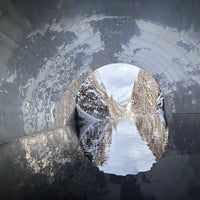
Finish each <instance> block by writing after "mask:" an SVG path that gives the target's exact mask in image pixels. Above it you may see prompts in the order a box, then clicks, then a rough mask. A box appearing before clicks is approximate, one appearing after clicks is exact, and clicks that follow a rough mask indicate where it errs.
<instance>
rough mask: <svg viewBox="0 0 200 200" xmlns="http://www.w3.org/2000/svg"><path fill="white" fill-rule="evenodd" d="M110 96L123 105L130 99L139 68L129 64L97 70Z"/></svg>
mask: <svg viewBox="0 0 200 200" xmlns="http://www.w3.org/2000/svg"><path fill="white" fill-rule="evenodd" d="M96 71H97V74H98V76H100V79H101V81H102V82H103V84H104V85H105V87H106V90H107V93H108V95H109V96H111V95H112V96H113V98H114V99H115V100H116V101H117V102H118V103H121V102H123V101H125V100H127V99H129V98H130V96H131V92H132V87H133V84H134V81H135V80H136V78H137V75H138V72H139V68H138V67H136V66H134V65H128V64H120V63H117V64H110V65H105V66H103V67H101V68H99V69H97V70H96Z"/></svg>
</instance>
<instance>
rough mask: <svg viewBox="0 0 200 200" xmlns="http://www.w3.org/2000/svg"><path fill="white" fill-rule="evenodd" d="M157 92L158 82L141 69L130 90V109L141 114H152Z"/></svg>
mask: <svg viewBox="0 0 200 200" xmlns="http://www.w3.org/2000/svg"><path fill="white" fill-rule="evenodd" d="M158 94H159V87H158V84H157V83H156V82H155V80H154V79H153V78H152V77H151V76H150V75H149V74H148V73H146V72H145V71H144V70H142V69H141V70H140V71H139V73H138V78H137V80H136V81H135V83H134V87H133V90H132V99H131V101H132V105H131V107H132V111H133V112H134V113H138V114H141V115H145V114H154V112H155V109H156V100H157V98H158Z"/></svg>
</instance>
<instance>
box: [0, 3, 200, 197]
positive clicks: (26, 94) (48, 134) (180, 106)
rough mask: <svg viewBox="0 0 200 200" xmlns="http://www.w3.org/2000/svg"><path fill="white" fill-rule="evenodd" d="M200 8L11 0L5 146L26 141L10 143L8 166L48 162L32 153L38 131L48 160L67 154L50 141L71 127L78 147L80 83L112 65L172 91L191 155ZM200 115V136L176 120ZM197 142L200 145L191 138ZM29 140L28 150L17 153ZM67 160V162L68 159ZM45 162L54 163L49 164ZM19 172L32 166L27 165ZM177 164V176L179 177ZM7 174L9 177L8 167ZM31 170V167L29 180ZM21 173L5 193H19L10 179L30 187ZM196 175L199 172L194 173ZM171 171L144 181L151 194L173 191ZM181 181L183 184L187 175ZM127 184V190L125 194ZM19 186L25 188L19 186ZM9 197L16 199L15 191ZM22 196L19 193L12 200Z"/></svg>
mask: <svg viewBox="0 0 200 200" xmlns="http://www.w3.org/2000/svg"><path fill="white" fill-rule="evenodd" d="M199 10H200V2H199V1H198V0H168V1H164V0H149V1H147V0H101V1H99V0H28V1H27V0H12V1H11V0H1V2H0V143H6V142H8V141H11V140H13V139H17V138H21V139H18V140H15V141H13V142H12V143H11V144H8V145H7V146H6V144H4V145H1V151H0V154H1V158H0V163H1V168H2V169H8V168H7V166H10V165H11V164H14V163H16V159H18V161H19V159H20V156H22V157H23V159H25V160H27V159H28V160H29V162H28V163H29V165H30V167H28V171H31V170H32V172H33V173H36V172H37V173H39V172H38V170H37V169H36V168H33V167H32V165H33V163H34V162H39V161H38V160H37V159H36V158H35V156H34V155H35V154H31V153H30V151H31V150H30V148H29V145H27V144H32V143H31V141H32V139H33V138H34V140H35V141H40V142H41V143H42V144H43V145H44V146H45V148H46V146H47V147H48V150H47V151H46V150H45V149H42V147H41V146H40V148H38V149H37V147H35V149H37V151H38V153H40V151H39V149H41V152H44V154H45V156H44V157H45V158H46V157H48V156H47V153H48V152H54V153H55V152H57V151H55V149H56V146H57V145H58V144H57V145H48V144H49V143H53V141H55V140H56V141H60V139H59V140H57V139H55V138H57V137H59V138H61V141H62V142H64V141H65V139H66V138H64V139H62V138H63V137H64V135H65V134H66V135H68V138H67V139H66V140H67V141H71V142H72V143H73V144H75V145H72V146H76V145H78V143H77V141H76V139H70V138H74V136H73V133H74V130H73V127H71V126H72V125H73V112H74V108H75V97H76V93H77V91H78V88H79V86H80V84H81V83H82V82H83V80H85V78H86V77H87V76H88V75H89V73H91V72H92V71H94V70H95V69H97V68H99V67H101V66H104V65H107V64H111V63H127V64H134V65H136V66H138V67H141V68H142V69H144V70H146V71H147V72H149V74H151V75H152V76H153V78H154V79H155V80H156V81H157V83H158V84H159V86H160V88H161V90H162V92H163V95H164V98H165V108H166V114H167V120H168V122H169V125H170V122H171V124H172V125H171V126H172V127H175V128H173V131H171V136H170V137H172V138H173V139H172V140H171V142H173V145H172V146H174V145H177V146H178V147H177V148H176V149H179V150H180V149H182V144H185V145H187V148H186V149H185V151H184V152H186V153H188V152H197V149H198V148H197V146H198V145H197V144H198V141H200V140H196V139H195V138H199V136H198V135H197V133H198V132H199V130H198V129H197V127H196V125H197V124H198V119H199V113H200V93H199V86H200V20H199V19H200V12H199ZM179 116H184V117H179ZM191 116H192V117H194V118H195V122H191V124H193V125H192V126H193V128H194V125H195V128H196V129H195V130H194V131H196V132H195V133H194V132H192V133H193V134H192V137H193V139H189V136H188V135H187V134H186V133H185V132H184V129H183V127H185V128H186V129H187V127H188V126H185V125H184V126H183V125H181V126H179V128H180V130H181V131H180V130H177V129H178V127H177V126H176V125H175V123H177V124H180V123H181V124H182V123H183V122H185V123H186V124H187V123H189V122H190V120H186V119H191ZM70 128H71V129H70ZM175 130H176V131H175ZM188 131H189V132H191V130H188ZM57 133H59V134H57ZM180 133H181V134H182V136H180V135H181V134H180ZM54 134H56V136H55V135H54ZM63 134H64V135H63ZM30 135H34V136H32V137H30ZM52 135H54V136H55V137H54V136H52ZM24 136H27V137H24ZM179 136H180V138H179ZM41 137H42V138H43V139H41ZM183 137H184V138H185V139H184V138H183ZM25 141H26V142H25ZM27 141H29V142H27ZM48 141H49V142H48ZM169 141H170V140H169ZM191 141H192V142H193V146H190V145H189V144H190V142H191ZM62 142H61V143H62ZM58 143H59V142H58ZM19 144H20V148H19V150H20V151H17V150H18V145H19ZM34 144H35V143H34ZM36 144H37V143H36ZM38 145H39V144H38ZM63 145H64V146H66V145H67V143H65V144H63ZM33 146H34V145H33ZM6 148H7V150H6ZM193 148H194V149H193ZM33 151H34V152H35V151H36V150H33ZM9 152H12V153H9ZM20 152H21V153H20ZM63 152H64V150H63V151H61V150H60V154H62V155H64V154H63ZM179 152H183V151H182V150H180V151H179ZM6 153H7V154H6ZM14 153H16V154H17V155H16V154H14ZM29 153H30V156H29ZM173 155H175V154H173ZM32 156H33V157H34V159H35V160H33V159H32ZM51 156H52V157H51V159H50V160H55V157H57V154H56V155H55V154H54V155H51ZM36 157H37V156H36ZM172 157H173V156H172V155H171V157H170V156H169V157H167V159H166V160H169V161H170V162H173V159H174V160H175V161H176V163H177V162H178V159H179V158H180V163H181V162H182V160H184V162H187V160H188V159H190V157H189V158H188V157H187V156H178V155H177V157H175V156H174V157H173V159H172ZM176 158H177V159H176ZM38 159H39V158H38ZM41 159H42V158H40V159H39V160H41ZM195 159H196V160H198V159H199V158H198V157H195ZM14 160H15V161H14ZM47 160H48V159H46V161H47ZM166 160H163V161H162V163H163V164H162V166H161V165H159V166H161V168H162V167H163V168H162V169H165V168H166V167H167V166H168V167H169V164H168V165H165V161H166ZM44 162H45V161H44ZM63 162H65V161H63V160H62V159H61V160H60V163H63ZM166 162H167V161H166ZM23 163H24V162H23ZM174 165H175V164H174ZM174 165H173V166H174ZM20 166H21V168H20ZM27 166H28V165H26V169H27ZM44 166H48V163H46V164H44ZM159 166H158V168H159ZM177 166H178V163H177ZM184 166H186V165H184ZM16 167H18V168H17V172H19V173H22V172H23V170H25V168H23V165H21V164H19V165H16ZM170 167H172V166H170ZM198 167H199V166H198ZM40 168H41V169H42V167H40ZM19 169H21V170H22V169H23V170H22V172H20V171H19ZM159 169H160V168H159ZM175 169H176V168H174V171H173V170H171V173H169V174H168V176H171V175H173V174H174V172H175V171H176V170H175ZM184 169H186V168H184ZM184 169H182V172H184ZM15 170H16V169H15ZM154 170H156V169H154ZM1 171H2V170H1ZM47 171H48V170H47ZM50 171H51V169H49V171H48V173H47V174H50ZM94 171H95V170H94ZM161 171H162V170H160V172H161ZM26 172H27V170H26ZM1 173H3V172H1ZM6 173H8V174H9V172H8V171H7V170H6ZM13 173H14V172H13ZM42 173H43V172H42ZM57 173H58V172H57ZM59 173H60V171H59ZM152 173H154V172H152ZM188 173H189V172H188ZM30 174H31V173H28V172H27V174H26V175H27V177H28V175H30ZM161 174H162V173H161ZM1 175H2V176H3V174H1ZM15 176H16V177H15V178H16V180H15V179H14V180H13V179H12V175H11V174H9V176H8V177H10V178H8V179H5V177H4V178H3V179H1V180H2V181H3V180H5V181H7V182H6V183H5V182H4V187H2V188H1V194H2V195H5V191H11V189H10V188H9V189H8V188H7V185H9V184H10V185H12V186H13V188H15V187H14V185H15V184H16V183H18V186H21V185H22V184H21V185H20V183H19V182H18V181H17V180H19V178H20V177H21V175H20V176H18V175H15ZM145 176H146V175H145ZM147 176H149V177H148V178H149V180H150V179H151V178H152V176H151V174H150V175H147ZM163 176H164V175H163ZM192 176H193V177H195V176H194V174H193V175H192ZM192 176H190V177H192ZM48 177H50V175H49V176H48ZM61 177H62V176H61ZM155 177H156V176H155ZM165 178H166V177H165ZM165 178H163V179H161V181H160V182H158V183H159V184H160V185H158V184H157V183H156V181H155V184H152V185H151V186H152V187H147V185H148V180H146V179H145V178H144V177H143V176H142V175H141V178H140V177H139V179H138V180H139V182H142V181H143V186H144V187H143V189H142V190H143V192H144V193H145V195H147V196H148V195H152V194H153V195H154V196H156V197H158V199H161V198H160V197H161V196H162V197H163V196H165V192H166V191H165V190H164V185H166V182H167V179H165ZM179 178H180V177H179ZM179 178H177V179H176V181H174V184H177V183H178V182H179V180H180V179H179ZM187 178H188V177H186V179H184V180H185V182H184V181H183V180H182V181H183V182H182V184H185V185H184V187H186V185H187V184H188V183H191V179H192V178H191V179H190V178H188V179H187ZM10 180H12V181H11V182H9V181H10ZM21 180H22V179H21ZM34 180H35V179H34ZM48 180H50V178H49V179H48ZM145 180H146V182H145ZM152 180H154V179H152ZM192 181H193V184H194V186H197V185H198V184H197V183H199V182H198V180H196V179H192ZM129 182H131V183H133V185H134V187H135V190H137V187H138V186H137V184H136V182H135V179H134V180H132V179H130V180H129V179H127V180H126V181H125V182H124V184H125V185H126V184H127V185H128V183H129ZM113 184H114V183H113ZM116 184H117V183H116ZM141 185H142V183H141ZM172 185H173V184H172ZM157 186H158V187H160V190H159V191H158V190H155V187H157ZM162 186H163V187H162ZM170 187H172V186H170ZM126 188H128V186H127V187H126ZM115 189H116V188H115ZM172 189H173V187H172ZM190 189H191V188H190ZM126 190H128V189H124V193H123V195H125V196H126ZM154 190H155V191H154ZM13 191H15V192H16V188H15V189H13ZM113 191H114V189H113ZM152 191H154V192H152ZM192 191H193V190H192ZM193 192H194V193H193V194H194V195H196V196H195V197H194V198H193V199H195V198H196V197H198V195H199V193H198V192H197V191H196V190H194V191H193ZM195 192H196V193H195ZM8 193H9V192H8ZM8 193H6V194H8ZM191 193H192V192H191ZM136 194H138V195H139V196H140V195H141V194H140V193H136ZM179 194H180V195H179ZM18 195H19V193H18ZM113 195H114V192H113ZM116 195H117V194H116ZM170 195H171V198H168V199H175V197H177V196H176V195H178V197H182V196H181V195H182V193H181V191H179V190H178V191H177V192H176V193H171V194H170ZM173 195H174V196H173ZM188 195H190V193H188ZM125 196H124V199H125ZM15 197H16V196H15ZM2 198H3V199H6V197H5V196H3V197H2ZM12 198H14V197H12V195H11V193H10V196H9V195H8V196H7V199H12ZM20 198H22V197H21V196H20V195H19V199H20ZM142 198H143V197H141V199H142ZM15 199H17V198H15ZM57 199H59V198H57ZM60 199H62V198H60ZM91 199H92V197H91ZM111 199H112V198H111ZM116 199H117V198H116ZM188 199H189V197H188Z"/></svg>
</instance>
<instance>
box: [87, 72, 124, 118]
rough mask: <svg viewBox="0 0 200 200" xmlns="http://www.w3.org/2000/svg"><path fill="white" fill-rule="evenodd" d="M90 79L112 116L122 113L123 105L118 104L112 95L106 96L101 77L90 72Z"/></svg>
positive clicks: (115, 116) (118, 115)
mask: <svg viewBox="0 0 200 200" xmlns="http://www.w3.org/2000/svg"><path fill="white" fill-rule="evenodd" d="M89 79H90V81H91V82H92V84H93V85H94V87H95V88H96V90H97V91H98V93H99V94H100V96H101V97H102V99H103V100H104V102H105V103H106V105H107V106H108V108H109V113H110V115H111V117H112V118H119V117H122V115H123V107H122V106H121V105H120V104H118V103H117V102H116V101H115V99H114V98H113V97H112V96H108V94H107V91H106V88H105V86H104V84H103V83H102V81H101V79H99V78H98V75H97V73H95V72H94V73H92V74H91V75H90V76H89Z"/></svg>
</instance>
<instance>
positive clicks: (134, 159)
mask: <svg viewBox="0 0 200 200" xmlns="http://www.w3.org/2000/svg"><path fill="white" fill-rule="evenodd" d="M167 139H168V131H167V129H166V128H165V126H164V124H163V123H162V122H161V119H160V118H159V117H158V116H156V115H143V116H141V115H140V116H135V118H134V119H132V120H130V119H127V118H121V119H113V120H110V121H109V123H108V121H100V122H97V123H93V125H92V126H91V125H90V126H89V127H88V129H87V130H86V131H84V133H82V134H81V135H80V142H81V146H82V149H83V151H84V153H85V155H86V156H87V157H88V158H89V159H90V160H91V161H92V162H93V163H94V164H95V165H96V166H98V167H99V169H100V170H102V171H104V172H106V173H111V174H117V175H126V174H137V173H139V172H143V171H148V170H150V169H151V167H152V165H153V163H155V162H157V161H158V159H159V158H160V157H161V155H162V153H163V152H164V150H165V146H166V144H167Z"/></svg>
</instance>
